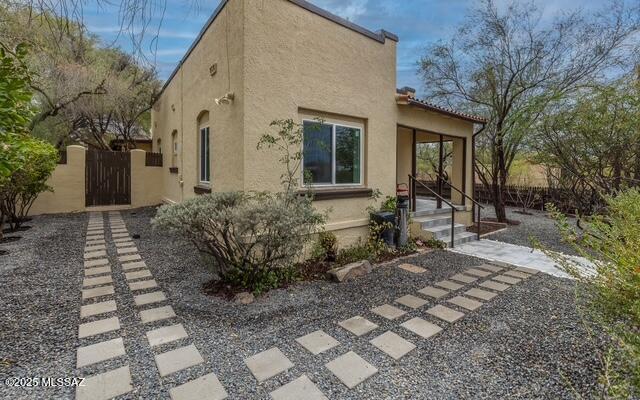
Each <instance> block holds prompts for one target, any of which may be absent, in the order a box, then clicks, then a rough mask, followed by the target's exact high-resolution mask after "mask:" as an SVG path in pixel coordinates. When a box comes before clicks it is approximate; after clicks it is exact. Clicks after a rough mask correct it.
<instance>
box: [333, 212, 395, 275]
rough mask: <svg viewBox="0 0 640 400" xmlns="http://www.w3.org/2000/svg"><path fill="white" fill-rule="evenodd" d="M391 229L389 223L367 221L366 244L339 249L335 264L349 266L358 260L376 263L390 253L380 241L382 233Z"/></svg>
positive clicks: (387, 247) (382, 241) (360, 243)
mask: <svg viewBox="0 0 640 400" xmlns="http://www.w3.org/2000/svg"><path fill="white" fill-rule="evenodd" d="M389 227H392V225H391V224H390V223H389V222H385V223H382V224H380V223H377V222H375V221H373V220H369V235H368V236H367V241H366V242H358V243H356V244H355V245H353V246H350V247H346V248H344V249H340V251H339V252H338V257H337V260H336V261H337V263H338V264H340V265H344V264H349V263H352V262H356V261H360V260H369V261H376V260H378V259H379V258H380V257H381V256H383V255H385V254H388V253H390V252H392V250H391V249H390V248H389V246H387V244H386V243H385V242H384V240H382V232H383V231H384V230H385V229H388V228H389Z"/></svg>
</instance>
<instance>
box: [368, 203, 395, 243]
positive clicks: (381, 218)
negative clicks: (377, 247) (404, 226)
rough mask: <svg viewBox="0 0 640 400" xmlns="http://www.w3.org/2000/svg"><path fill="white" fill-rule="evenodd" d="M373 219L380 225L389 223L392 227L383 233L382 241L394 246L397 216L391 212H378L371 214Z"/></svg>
mask: <svg viewBox="0 0 640 400" xmlns="http://www.w3.org/2000/svg"><path fill="white" fill-rule="evenodd" d="M371 219H372V220H373V221H375V222H376V223H378V224H383V223H385V222H389V223H390V224H391V226H390V227H388V228H387V229H385V230H384V231H382V240H384V242H385V243H386V244H388V245H389V246H393V244H394V236H395V231H396V215H395V214H394V213H392V212H389V211H378V212H375V213H371Z"/></svg>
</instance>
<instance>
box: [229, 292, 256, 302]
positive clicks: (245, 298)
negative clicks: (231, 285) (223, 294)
mask: <svg viewBox="0 0 640 400" xmlns="http://www.w3.org/2000/svg"><path fill="white" fill-rule="evenodd" d="M255 299H256V298H255V297H254V296H253V294H252V293H249V292H242V293H238V294H236V295H235V296H234V297H233V301H234V302H236V303H238V304H251V303H253V302H254V301H255Z"/></svg>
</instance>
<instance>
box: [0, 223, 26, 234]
mask: <svg viewBox="0 0 640 400" xmlns="http://www.w3.org/2000/svg"><path fill="white" fill-rule="evenodd" d="M29 229H31V226H30V225H23V226H21V227H19V228H16V229H11V228H5V229H3V230H2V233H12V232H24V231H28V230H29Z"/></svg>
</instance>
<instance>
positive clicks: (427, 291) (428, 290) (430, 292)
mask: <svg viewBox="0 0 640 400" xmlns="http://www.w3.org/2000/svg"><path fill="white" fill-rule="evenodd" d="M418 293H420V294H423V295H425V296H429V297H433V298H434V299H439V298H440V297H442V296H445V295H447V294H449V292H447V291H446V290H442V289H438V288H434V287H433V286H427V287H425V288H423V289H420V290H418Z"/></svg>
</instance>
